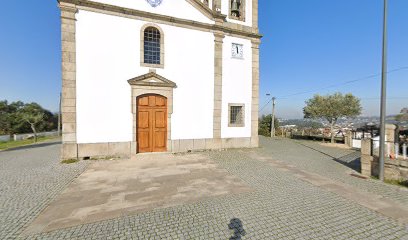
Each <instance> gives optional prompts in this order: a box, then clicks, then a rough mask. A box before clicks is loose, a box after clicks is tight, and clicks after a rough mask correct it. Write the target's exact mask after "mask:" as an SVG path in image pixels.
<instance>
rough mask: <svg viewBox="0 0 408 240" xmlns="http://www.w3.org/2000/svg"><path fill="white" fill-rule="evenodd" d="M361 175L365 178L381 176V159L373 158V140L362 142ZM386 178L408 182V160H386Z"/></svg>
mask: <svg viewBox="0 0 408 240" xmlns="http://www.w3.org/2000/svg"><path fill="white" fill-rule="evenodd" d="M361 145H362V148H361V174H363V175H364V176H368V177H371V176H374V177H378V175H379V157H378V156H375V155H374V156H372V150H371V147H372V144H371V139H364V140H362V144H361ZM384 178H385V179H388V180H398V181H400V180H402V181H408V159H400V158H399V159H390V158H385V159H384Z"/></svg>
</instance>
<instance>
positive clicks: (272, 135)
mask: <svg viewBox="0 0 408 240" xmlns="http://www.w3.org/2000/svg"><path fill="white" fill-rule="evenodd" d="M275 100H276V97H272V124H271V138H273V137H275Z"/></svg>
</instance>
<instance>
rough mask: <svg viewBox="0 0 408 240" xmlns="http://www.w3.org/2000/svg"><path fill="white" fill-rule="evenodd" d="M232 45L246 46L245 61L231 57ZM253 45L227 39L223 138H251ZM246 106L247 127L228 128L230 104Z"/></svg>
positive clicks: (223, 86)
mask: <svg viewBox="0 0 408 240" xmlns="http://www.w3.org/2000/svg"><path fill="white" fill-rule="evenodd" d="M232 43H239V44H243V45H244V59H234V58H232V57H231V48H232ZM251 47H252V44H251V41H250V40H246V39H240V38H234V37H225V38H224V44H223V59H224V60H223V71H222V76H223V80H222V118H221V124H222V126H221V137H222V138H234V137H251V109H252V108H251V107H252V106H251V101H252V48H251ZM229 103H239V104H245V127H228V104H229Z"/></svg>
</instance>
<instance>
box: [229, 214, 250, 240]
mask: <svg viewBox="0 0 408 240" xmlns="http://www.w3.org/2000/svg"><path fill="white" fill-rule="evenodd" d="M228 228H229V229H231V230H233V231H234V233H233V234H234V235H232V236H231V237H230V240H241V237H242V236H245V235H246V231H245V230H244V226H243V224H242V221H241V220H240V219H239V218H233V219H231V221H230V223H229V224H228Z"/></svg>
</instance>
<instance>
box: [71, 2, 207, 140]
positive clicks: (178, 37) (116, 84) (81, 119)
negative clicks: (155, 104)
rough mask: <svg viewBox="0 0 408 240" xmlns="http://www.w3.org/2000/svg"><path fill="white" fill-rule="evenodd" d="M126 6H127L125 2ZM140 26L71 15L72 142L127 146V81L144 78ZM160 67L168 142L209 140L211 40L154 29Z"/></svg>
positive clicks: (203, 35) (198, 34)
mask: <svg viewBox="0 0 408 240" xmlns="http://www.w3.org/2000/svg"><path fill="white" fill-rule="evenodd" d="M129 2H130V1H129ZM145 23H146V22H143V21H139V20H134V19H127V18H121V17H115V16H109V15H104V14H98V13H92V12H87V11H83V10H80V11H79V13H78V14H77V34H76V37H77V141H78V143H102V142H128V141H132V134H133V130H132V126H133V125H132V121H133V116H132V113H131V90H130V86H129V84H128V82H127V80H129V79H131V78H133V77H136V76H139V75H142V74H146V73H148V71H149V69H148V68H145V67H141V66H140V29H141V27H142V26H143V25H144V24H145ZM159 26H160V27H161V28H162V30H163V31H164V42H165V68H164V69H157V73H158V74H160V75H162V76H163V77H166V78H168V79H169V80H172V81H174V82H175V83H176V84H177V85H178V88H177V89H174V100H173V101H174V102H173V103H174V109H173V115H172V123H171V125H172V139H200V138H212V135H213V98H214V52H213V49H214V36H213V34H212V33H209V32H201V31H196V30H189V29H183V28H178V27H174V26H169V25H163V24H161V25H159Z"/></svg>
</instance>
